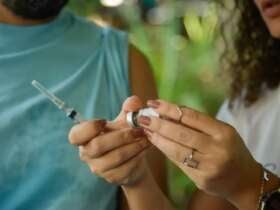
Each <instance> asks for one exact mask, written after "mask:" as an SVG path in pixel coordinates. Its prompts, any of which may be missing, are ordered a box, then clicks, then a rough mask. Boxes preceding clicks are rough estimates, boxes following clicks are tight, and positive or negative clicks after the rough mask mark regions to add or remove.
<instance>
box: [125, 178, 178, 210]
mask: <svg viewBox="0 0 280 210" xmlns="http://www.w3.org/2000/svg"><path fill="white" fill-rule="evenodd" d="M122 189H123V191H124V194H125V196H126V198H127V200H128V204H129V209H130V210H143V209H145V210H174V208H173V207H172V205H171V203H170V202H169V200H168V198H167V197H166V196H165V195H164V193H163V192H162V191H161V190H160V188H159V187H158V185H157V184H156V182H155V180H154V179H153V177H152V175H151V173H148V174H147V175H146V176H145V178H143V179H142V180H141V181H140V182H139V183H137V185H135V186H123V187H122Z"/></svg>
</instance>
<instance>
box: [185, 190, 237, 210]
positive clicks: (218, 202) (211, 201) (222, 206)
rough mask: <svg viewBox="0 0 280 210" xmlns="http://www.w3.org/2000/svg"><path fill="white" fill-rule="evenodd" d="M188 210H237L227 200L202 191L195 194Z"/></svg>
mask: <svg viewBox="0 0 280 210" xmlns="http://www.w3.org/2000/svg"><path fill="white" fill-rule="evenodd" d="M187 209H188V210H201V209H215V210H237V209H236V208H235V207H234V206H233V205H232V204H230V203H229V202H228V201H226V200H225V199H222V198H219V197H216V196H212V195H208V194H206V193H204V192H202V191H200V190H197V191H196V192H194V194H193V196H192V198H191V200H190V203H189V205H188V208H187Z"/></svg>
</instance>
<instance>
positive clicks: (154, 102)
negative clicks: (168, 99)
mask: <svg viewBox="0 0 280 210" xmlns="http://www.w3.org/2000/svg"><path fill="white" fill-rule="evenodd" d="M147 105H148V106H149V107H151V108H154V109H157V108H159V107H160V102H159V101H157V100H149V101H148V102H147Z"/></svg>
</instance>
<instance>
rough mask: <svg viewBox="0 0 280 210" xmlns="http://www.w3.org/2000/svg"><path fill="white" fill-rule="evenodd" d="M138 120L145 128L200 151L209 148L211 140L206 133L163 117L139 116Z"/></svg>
mask: <svg viewBox="0 0 280 210" xmlns="http://www.w3.org/2000/svg"><path fill="white" fill-rule="evenodd" d="M138 122H139V124H140V125H141V126H144V127H145V128H146V129H149V130H151V131H153V132H156V133H158V134H160V135H161V136H163V137H166V138H168V139H171V140H172V141H176V142H177V143H179V144H182V145H184V146H188V147H191V148H194V149H196V150H198V151H200V152H202V153H204V152H206V151H207V150H208V149H209V145H211V144H212V142H213V141H211V137H210V136H208V135H205V134H203V133H201V132H198V131H196V130H193V129H191V128H188V127H186V126H183V125H180V124H177V123H174V122H172V121H168V120H165V119H160V118H157V117H143V116H141V117H139V119H138ZM207 148H208V149H207Z"/></svg>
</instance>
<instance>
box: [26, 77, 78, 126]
mask: <svg viewBox="0 0 280 210" xmlns="http://www.w3.org/2000/svg"><path fill="white" fill-rule="evenodd" d="M31 84H32V85H33V86H34V87H35V88H36V89H37V90H39V91H40V92H41V93H42V94H43V95H45V96H46V97H47V98H48V99H49V100H50V101H51V102H52V103H53V104H55V105H56V107H58V108H59V109H60V110H62V111H63V112H64V113H66V116H67V117H69V118H70V119H72V120H73V121H74V122H75V123H80V122H82V121H83V120H82V117H81V115H80V113H78V112H77V111H76V110H75V109H74V108H70V107H67V105H66V103H65V102H64V101H63V100H61V99H60V98H58V97H57V96H55V95H54V94H53V93H51V92H50V91H49V90H48V89H47V88H45V87H44V86H43V85H42V84H41V83H39V82H38V81H36V80H33V81H32V83H31Z"/></svg>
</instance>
